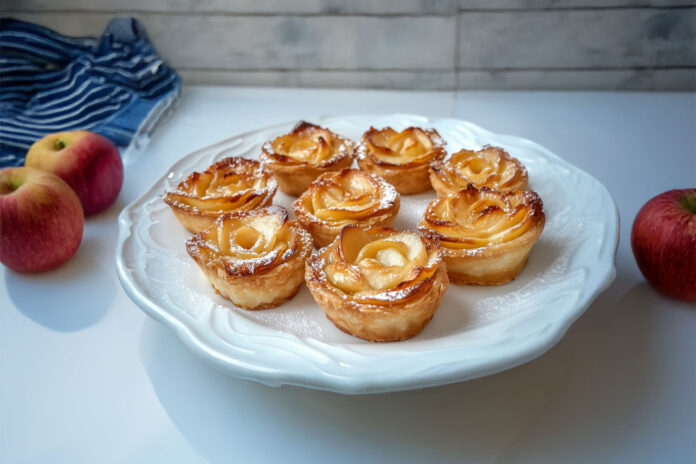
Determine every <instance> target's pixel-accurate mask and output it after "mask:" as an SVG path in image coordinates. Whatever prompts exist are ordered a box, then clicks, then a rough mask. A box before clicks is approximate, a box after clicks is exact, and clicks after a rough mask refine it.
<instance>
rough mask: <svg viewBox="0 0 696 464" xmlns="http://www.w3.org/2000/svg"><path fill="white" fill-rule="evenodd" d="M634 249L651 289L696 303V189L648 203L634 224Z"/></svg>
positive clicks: (665, 195) (639, 266)
mask: <svg viewBox="0 0 696 464" xmlns="http://www.w3.org/2000/svg"><path fill="white" fill-rule="evenodd" d="M631 248H633V256H635V258H636V263H638V268H639V269H640V272H642V273H643V275H644V276H645V278H646V279H647V281H648V282H649V283H650V285H652V286H653V287H655V288H656V289H657V290H659V291H661V292H662V293H664V294H665V295H668V296H671V297H673V298H679V299H682V300H690V301H696V188H693V189H683V190H670V191H669V192H665V193H662V194H660V195H658V196H656V197H655V198H653V199H652V200H650V201H649V202H647V203H646V204H645V205H644V206H643V207H642V208H641V210H640V211H638V215H637V216H636V220H635V221H634V222H633V230H632V231H631Z"/></svg>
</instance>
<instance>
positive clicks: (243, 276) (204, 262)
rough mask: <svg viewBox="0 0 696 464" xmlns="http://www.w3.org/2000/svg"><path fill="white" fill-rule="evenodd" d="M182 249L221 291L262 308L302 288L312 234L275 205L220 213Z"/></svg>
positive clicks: (241, 304) (247, 306)
mask: <svg viewBox="0 0 696 464" xmlns="http://www.w3.org/2000/svg"><path fill="white" fill-rule="evenodd" d="M186 250H187V251H188V253H189V255H191V257H192V258H193V259H194V260H195V261H196V263H197V264H198V266H199V267H200V268H201V270H202V271H203V273H204V274H205V275H206V277H207V278H208V280H210V283H211V284H212V286H213V288H214V289H215V290H216V291H217V292H218V293H220V295H222V296H223V297H225V298H227V299H228V300H230V301H232V303H234V304H235V305H237V306H239V307H241V308H245V309H266V308H274V307H276V306H278V305H280V304H281V303H283V302H285V301H287V300H289V299H291V298H292V297H293V296H295V294H296V293H297V291H298V290H299V289H300V285H301V284H302V280H303V277H304V268H305V260H306V259H307V257H308V256H309V255H310V254H311V253H312V238H311V237H310V235H309V234H308V233H307V231H305V230H304V229H303V228H302V227H301V226H300V225H299V224H298V223H297V222H296V221H289V220H288V212H287V210H286V209H285V208H283V207H282V206H275V205H273V206H268V207H266V208H260V209H255V210H253V211H238V212H236V213H228V214H224V215H222V216H220V217H219V218H218V219H217V220H216V221H215V222H214V223H213V225H212V226H210V227H208V228H207V229H205V230H204V231H202V232H201V233H199V234H196V235H194V236H193V237H191V238H190V239H189V240H188V241H187V242H186Z"/></svg>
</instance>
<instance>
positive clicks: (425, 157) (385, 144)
mask: <svg viewBox="0 0 696 464" xmlns="http://www.w3.org/2000/svg"><path fill="white" fill-rule="evenodd" d="M445 145H446V144H445V141H444V140H443V139H442V137H440V134H438V132H437V131H436V130H435V129H421V128H418V127H409V128H407V129H404V130H403V131H401V132H397V131H395V130H394V129H392V128H391V127H386V128H384V129H375V128H374V127H371V128H370V129H369V130H368V131H367V132H365V133H364V134H363V138H362V142H361V143H360V144H359V145H358V147H357V148H356V155H357V160H358V166H360V169H363V170H365V171H369V172H372V173H374V174H377V175H378V176H380V177H382V178H384V179H385V180H386V181H387V182H389V183H390V184H392V185H393V186H394V187H396V190H397V191H398V192H399V193H401V194H404V195H409V194H414V193H420V192H425V191H426V190H428V189H430V178H429V174H428V170H429V167H430V163H431V162H433V161H438V160H441V159H442V158H444V156H445Z"/></svg>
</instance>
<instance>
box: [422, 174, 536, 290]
mask: <svg viewBox="0 0 696 464" xmlns="http://www.w3.org/2000/svg"><path fill="white" fill-rule="evenodd" d="M544 222H545V216H544V212H543V204H542V201H541V198H539V195H537V194H536V193H535V192H533V191H531V190H527V191H517V192H511V193H500V192H497V191H494V190H490V189H488V188H486V187H483V188H482V189H480V190H478V189H476V188H475V187H473V186H471V185H470V186H469V187H468V188H467V189H466V190H462V191H460V192H458V193H456V194H453V195H449V196H441V197H438V198H436V199H435V200H433V201H431V202H430V204H429V205H428V207H427V208H426V210H425V213H424V214H423V217H422V218H421V221H420V223H419V224H418V228H419V229H420V230H429V231H431V232H434V233H435V235H436V236H437V237H438V238H439V239H440V249H441V251H442V256H443V259H444V261H445V263H446V264H447V272H448V274H449V278H450V280H451V281H452V282H454V283H456V284H473V285H500V284H504V283H506V282H509V281H510V280H512V279H514V278H515V277H516V276H517V275H518V274H519V273H520V272H521V271H522V269H523V268H524V266H525V264H527V258H528V257H529V252H530V250H531V249H532V246H533V245H534V243H535V242H536V241H537V240H538V238H539V236H540V235H541V232H542V231H543V230H544Z"/></svg>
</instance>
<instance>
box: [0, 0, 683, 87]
mask: <svg viewBox="0 0 696 464" xmlns="http://www.w3.org/2000/svg"><path fill="white" fill-rule="evenodd" d="M0 1H2V2H3V4H2V9H3V15H7V16H13V17H16V18H19V19H23V20H27V21H32V22H36V23H39V24H43V25H45V26H49V27H51V28H53V29H55V30H58V31H59V32H62V33H66V34H70V35H99V34H100V33H101V32H102V30H103V29H104V27H105V26H106V24H107V22H108V21H109V19H110V18H111V17H113V16H115V15H120V16H122V15H128V16H134V17H136V18H138V19H139V20H140V21H142V23H143V24H144V25H145V27H146V29H147V31H148V34H149V35H150V38H151V39H152V41H153V42H154V44H155V46H156V47H157V49H158V51H159V52H160V53H161V54H162V55H163V57H164V58H165V59H166V60H167V61H168V62H169V63H170V64H171V65H173V66H174V67H175V68H176V69H177V70H178V71H179V72H180V73H181V75H182V76H183V78H184V80H185V82H187V83H193V84H229V85H253V86H306V87H314V86H319V87H372V88H399V89H457V88H459V89H607V90H613V89H622V90H696V0H654V1H647V0H430V1H428V0H401V1H396V0H372V1H371V0H354V1H347V0H346V1H339V0H295V1H292V0H285V1H284V0H238V1H234V0H230V1H226V0H122V1H117V0H0Z"/></svg>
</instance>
